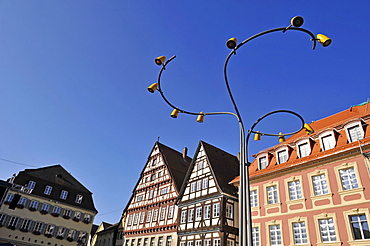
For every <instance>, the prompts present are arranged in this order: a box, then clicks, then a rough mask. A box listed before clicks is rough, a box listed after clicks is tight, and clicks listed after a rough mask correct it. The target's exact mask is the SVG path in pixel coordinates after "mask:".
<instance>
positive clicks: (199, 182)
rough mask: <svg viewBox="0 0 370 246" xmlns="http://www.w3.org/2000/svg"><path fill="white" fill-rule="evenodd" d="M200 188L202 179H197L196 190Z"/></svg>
mask: <svg viewBox="0 0 370 246" xmlns="http://www.w3.org/2000/svg"><path fill="white" fill-rule="evenodd" d="M201 189H202V180H198V181H197V190H201Z"/></svg>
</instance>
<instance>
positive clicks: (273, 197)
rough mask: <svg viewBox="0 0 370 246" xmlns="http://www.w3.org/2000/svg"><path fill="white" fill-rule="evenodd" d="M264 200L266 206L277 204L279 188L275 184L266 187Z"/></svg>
mask: <svg viewBox="0 0 370 246" xmlns="http://www.w3.org/2000/svg"><path fill="white" fill-rule="evenodd" d="M266 196H267V197H266V198H267V204H268V205H271V204H277V203H279V187H278V185H277V184H272V185H268V186H266Z"/></svg>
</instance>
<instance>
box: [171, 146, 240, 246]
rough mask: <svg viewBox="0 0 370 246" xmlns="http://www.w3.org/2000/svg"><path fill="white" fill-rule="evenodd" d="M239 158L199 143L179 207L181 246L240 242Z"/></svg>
mask: <svg viewBox="0 0 370 246" xmlns="http://www.w3.org/2000/svg"><path fill="white" fill-rule="evenodd" d="M238 163H239V162H238V159H237V157H236V156H233V155H231V154H229V153H227V152H225V151H223V150H221V149H218V148H216V147H214V146H212V145H210V144H207V143H205V142H203V141H200V142H199V145H198V148H197V150H196V152H195V155H194V158H193V161H192V163H191V164H190V167H189V170H188V173H187V175H186V177H185V181H184V183H183V185H182V188H181V191H180V194H179V198H178V200H177V202H176V203H177V204H178V206H179V219H180V221H179V228H178V237H179V239H178V240H179V245H180V246H226V245H227V246H233V245H235V244H236V242H237V240H238V237H237V235H238V220H237V219H236V218H237V217H238V213H237V211H238V205H237V204H238V203H237V199H238V195H237V189H235V187H233V186H232V185H230V184H229V181H230V180H232V179H233V178H235V177H236V176H238V175H239V164H238Z"/></svg>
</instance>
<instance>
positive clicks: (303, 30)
mask: <svg viewBox="0 0 370 246" xmlns="http://www.w3.org/2000/svg"><path fill="white" fill-rule="evenodd" d="M287 30H296V31H301V32H305V33H307V34H308V35H310V36H311V41H313V46H312V49H313V50H314V49H315V48H316V40H317V39H316V38H315V35H314V34H313V33H312V32H310V31H309V30H307V29H304V28H299V27H288V28H287V27H280V28H274V29H270V30H267V31H264V32H260V33H257V34H256V35H253V36H251V37H249V38H247V39H245V40H244V41H243V42H241V43H240V44H238V45H237V46H235V48H234V49H233V50H232V51H231V52H230V53H229V55H228V56H227V57H226V60H225V63H224V79H225V84H226V88H227V91H228V93H229V97H230V100H231V102H232V104H233V106H234V109H235V112H236V114H237V115H238V116H239V117H240V118H241V116H240V113H239V109H238V107H237V105H236V102H235V100H234V96H233V94H232V92H231V89H230V85H229V79H228V77H227V65H228V64H229V60H230V58H231V56H232V55H236V51H237V50H238V49H240V48H241V47H242V46H243V45H245V44H246V43H248V42H249V41H252V40H253V39H255V38H258V37H260V36H263V35H265V34H268V33H272V32H279V31H282V32H283V33H285V32H286V31H287ZM235 41H236V39H235ZM235 45H236V43H235Z"/></svg>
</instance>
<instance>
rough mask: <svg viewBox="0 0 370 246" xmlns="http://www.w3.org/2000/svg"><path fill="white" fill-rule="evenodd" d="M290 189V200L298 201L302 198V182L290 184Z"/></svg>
mask: <svg viewBox="0 0 370 246" xmlns="http://www.w3.org/2000/svg"><path fill="white" fill-rule="evenodd" d="M288 189H289V198H290V200H297V199H301V198H302V191H301V182H300V181H299V180H294V181H291V182H288Z"/></svg>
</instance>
